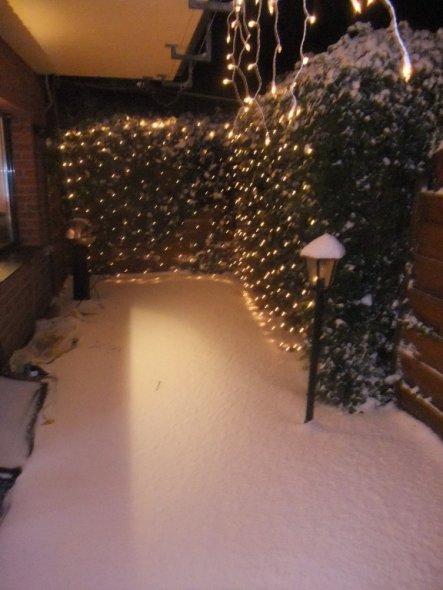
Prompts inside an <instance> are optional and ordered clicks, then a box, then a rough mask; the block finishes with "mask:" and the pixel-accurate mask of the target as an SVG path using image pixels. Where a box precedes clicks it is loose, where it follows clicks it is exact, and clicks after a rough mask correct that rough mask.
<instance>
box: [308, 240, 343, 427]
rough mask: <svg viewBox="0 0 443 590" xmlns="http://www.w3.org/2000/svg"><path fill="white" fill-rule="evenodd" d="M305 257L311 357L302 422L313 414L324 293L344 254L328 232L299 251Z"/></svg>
mask: <svg viewBox="0 0 443 590" xmlns="http://www.w3.org/2000/svg"><path fill="white" fill-rule="evenodd" d="M300 254H301V256H303V257H305V258H306V264H307V267H308V277H309V284H310V286H311V288H312V289H314V290H315V310H314V325H313V327H312V342H311V358H310V363H309V381H308V393H307V400H306V416H305V423H306V422H310V421H311V420H312V418H313V417H314V401H315V389H316V385H317V366H318V359H319V354H320V336H321V328H322V322H323V308H324V304H325V292H326V290H327V289H329V287H330V286H331V285H332V281H333V280H334V273H335V268H336V266H337V262H338V261H339V260H340V258H342V257H343V256H344V254H345V249H344V246H343V245H342V244H341V243H340V242H339V241H338V240H337V239H336V238H334V236H331V235H330V234H323V235H322V236H320V237H319V238H316V239H315V240H313V241H312V242H309V244H307V245H306V246H305V247H304V248H303V250H302V251H301V253H300Z"/></svg>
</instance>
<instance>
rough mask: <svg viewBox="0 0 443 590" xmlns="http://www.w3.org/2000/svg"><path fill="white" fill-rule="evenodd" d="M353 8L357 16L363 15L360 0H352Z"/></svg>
mask: <svg viewBox="0 0 443 590" xmlns="http://www.w3.org/2000/svg"><path fill="white" fill-rule="evenodd" d="M351 4H352V7H353V9H354V11H355V12H356V13H357V14H361V4H360V2H359V0H351Z"/></svg>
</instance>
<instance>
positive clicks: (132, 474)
mask: <svg viewBox="0 0 443 590" xmlns="http://www.w3.org/2000/svg"><path fill="white" fill-rule="evenodd" d="M97 290H98V293H99V294H100V302H101V304H102V307H101V306H100V305H98V304H96V305H95V308H94V309H95V311H96V313H94V314H92V315H85V316H84V321H82V322H80V332H81V333H80V340H79V344H78V347H77V348H76V349H75V350H73V351H72V352H70V353H68V354H66V355H64V356H62V357H60V358H59V359H58V360H57V361H56V362H55V363H54V364H53V365H50V366H49V369H50V370H51V373H52V374H53V375H56V376H57V379H58V381H57V386H54V385H52V386H51V391H50V396H49V399H48V403H47V405H46V408H45V410H44V415H45V418H47V419H53V420H54V422H53V423H47V424H45V425H43V419H42V420H41V422H42V424H40V426H39V429H38V432H37V440H36V450H35V452H34V454H33V455H32V457H31V459H30V460H29V462H28V463H27V465H26V468H25V470H24V473H23V475H22V476H21V477H20V478H19V480H18V483H17V485H16V486H15V488H14V493H13V504H12V508H11V510H10V512H9V513H8V515H7V516H6V519H5V520H4V522H3V524H2V526H1V528H0V587H1V588H2V590H30V589H31V588H32V590H98V589H100V590H102V589H103V590H123V589H125V590H222V589H223V590H261V589H263V590H359V589H361V590H394V589H400V588H401V589H402V590H408V589H410V590H438V589H439V588H441V583H442V579H443V566H442V561H441V550H442V548H443V546H442V531H443V504H442V501H441V500H442V493H441V490H442V489H443V461H442V457H443V452H442V446H441V443H440V441H439V440H438V439H437V438H436V437H435V436H434V435H433V434H432V433H431V431H429V430H428V429H427V428H426V427H424V426H423V425H422V424H420V423H418V422H416V421H415V420H414V419H412V418H411V417H409V416H408V415H406V414H404V413H403V412H400V411H399V410H397V409H395V408H394V407H393V406H388V407H385V408H382V409H379V410H373V411H371V412H368V413H365V414H358V415H354V416H350V415H347V414H343V413H341V412H339V411H338V410H336V409H333V408H328V407H325V406H321V405H320V404H318V405H317V407H316V414H315V421H314V422H313V423H311V424H310V425H304V424H302V422H303V416H304V405H305V393H306V377H305V372H304V370H303V365H302V364H301V363H300V362H299V361H297V359H296V357H295V356H293V355H291V354H287V353H284V352H281V351H279V350H278V348H277V347H276V346H274V345H272V344H271V343H270V342H269V341H268V340H267V337H266V335H265V334H264V332H263V331H262V330H261V328H260V327H259V326H258V324H257V323H256V321H255V320H254V318H253V317H252V316H251V314H250V312H249V311H248V310H247V308H246V305H245V301H244V298H243V296H242V292H241V289H240V287H239V285H238V284H237V283H235V282H234V281H231V280H230V279H223V278H218V279H215V278H210V277H202V278H198V277H195V276H186V275H178V274H164V275H159V276H154V275H146V276H144V277H139V278H138V277H135V278H134V277H133V278H129V277H128V278H123V279H120V280H118V279H109V280H105V281H101V282H99V283H98V285H97ZM92 307H94V306H92ZM79 309H80V310H82V309H83V310H84V311H88V310H89V311H91V304H90V303H88V302H84V303H82V304H81V305H80V308H79ZM49 422H50V421H49Z"/></svg>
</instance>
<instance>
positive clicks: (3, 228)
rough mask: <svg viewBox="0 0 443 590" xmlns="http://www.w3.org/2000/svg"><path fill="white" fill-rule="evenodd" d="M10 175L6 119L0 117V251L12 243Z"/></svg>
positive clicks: (9, 145) (10, 162) (10, 163)
mask: <svg viewBox="0 0 443 590" xmlns="http://www.w3.org/2000/svg"><path fill="white" fill-rule="evenodd" d="M12 175H13V168H12V158H11V142H10V135H9V125H8V119H7V118H6V117H4V116H0V249H3V248H5V247H6V246H9V245H10V244H12V242H13V241H14V222H13V208H12Z"/></svg>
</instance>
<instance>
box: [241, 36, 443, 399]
mask: <svg viewBox="0 0 443 590" xmlns="http://www.w3.org/2000/svg"><path fill="white" fill-rule="evenodd" d="M401 31H402V34H403V37H404V40H405V43H406V46H407V47H408V48H409V51H410V53H411V58H412V64H413V67H414V74H413V77H412V78H411V80H410V81H409V82H408V83H406V82H405V81H404V80H403V79H402V77H401V75H400V70H401V59H400V55H399V51H398V50H397V48H396V45H395V43H394V41H393V37H392V33H391V32H390V31H388V30H377V31H373V30H372V29H371V27H370V25H368V24H358V25H356V26H354V27H352V28H351V29H350V30H349V32H348V35H346V36H345V37H344V38H342V39H341V40H340V41H339V42H338V43H337V44H336V45H335V46H333V47H331V48H330V49H329V50H328V52H326V53H323V54H321V55H317V56H315V57H313V58H312V59H311V60H310V62H309V63H308V65H307V66H306V67H305V68H304V70H303V73H302V74H301V76H300V78H299V82H298V85H297V90H296V92H297V97H298V106H299V111H298V116H297V118H296V119H295V120H294V121H292V122H291V123H289V124H288V119H287V116H286V114H287V113H288V111H289V106H290V96H289V94H288V88H289V84H290V82H291V80H290V79H288V80H286V81H284V82H283V83H282V84H280V85H279V87H278V92H277V96H271V95H268V96H266V97H265V98H264V101H263V110H264V115H265V118H266V121H267V124H268V126H269V131H270V136H271V143H270V145H269V146H265V144H264V132H263V126H262V125H261V123H260V115H259V113H258V112H257V111H256V110H252V111H251V110H250V111H249V112H247V113H244V114H243V115H242V116H241V117H240V118H239V120H238V127H237V130H238V132H241V138H240V139H239V138H237V142H236V144H235V146H236V147H235V150H234V148H232V150H234V152H233V156H232V158H231V160H232V161H231V169H232V176H231V179H230V183H231V185H233V186H235V187H236V190H237V201H236V211H237V233H236V258H237V274H238V275H239V276H240V277H241V278H242V280H243V282H244V283H245V284H247V285H248V286H249V287H250V288H251V289H252V290H253V292H254V293H255V294H256V302H257V304H258V305H259V306H261V307H264V308H266V310H267V311H269V312H271V313H272V314H273V316H274V317H277V318H278V322H280V320H281V323H282V324H285V325H286V326H288V327H289V326H292V327H293V329H294V328H295V331H296V332H297V333H300V334H301V335H302V336H304V338H305V339H306V343H307V344H308V341H309V339H308V338H307V335H308V334H309V326H310V322H311V317H312V311H313V308H312V294H311V293H310V291H309V289H308V288H307V285H306V279H305V277H306V273H305V268H304V261H303V260H302V259H301V258H300V256H299V252H300V249H301V248H302V246H303V245H305V244H306V243H307V242H309V241H310V240H312V239H313V238H315V237H317V236H319V235H321V234H322V233H324V232H328V233H331V234H333V235H335V236H336V237H337V238H339V239H340V240H341V241H342V242H343V243H344V245H345V247H346V250H347V253H346V256H345V258H344V259H343V261H342V262H341V264H340V265H339V267H338V271H337V275H336V280H335V284H334V287H333V288H332V289H331V291H330V293H329V302H328V306H327V313H326V323H325V331H324V337H323V350H322V359H321V366H320V376H319V395H320V397H321V398H323V399H324V400H325V401H327V402H331V403H334V404H338V405H342V406H344V407H347V408H348V409H354V408H356V407H357V406H358V405H359V404H360V403H361V402H364V401H365V400H366V399H367V398H368V397H371V398H376V399H377V400H380V401H383V400H386V399H388V398H389V396H390V394H391V388H392V379H389V378H388V379H387V380H386V378H387V377H388V375H389V374H390V372H391V371H392V369H391V362H392V350H393V346H394V340H395V331H396V325H397V318H398V309H399V305H400V297H401V285H402V273H403V269H404V267H405V262H406V260H407V258H408V255H409V224H410V217H411V203H412V198H413V193H414V186H415V183H416V182H417V179H418V177H419V176H420V175H421V174H422V173H423V171H424V170H425V167H426V162H427V154H428V153H429V152H430V150H431V149H432V147H433V146H435V145H436V144H437V143H438V141H439V140H441V137H442V120H443V52H442V51H441V48H442V46H443V31H442V30H440V31H439V32H437V33H436V34H432V33H430V32H426V31H421V32H412V31H411V30H410V29H409V28H408V27H407V26H401Z"/></svg>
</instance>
